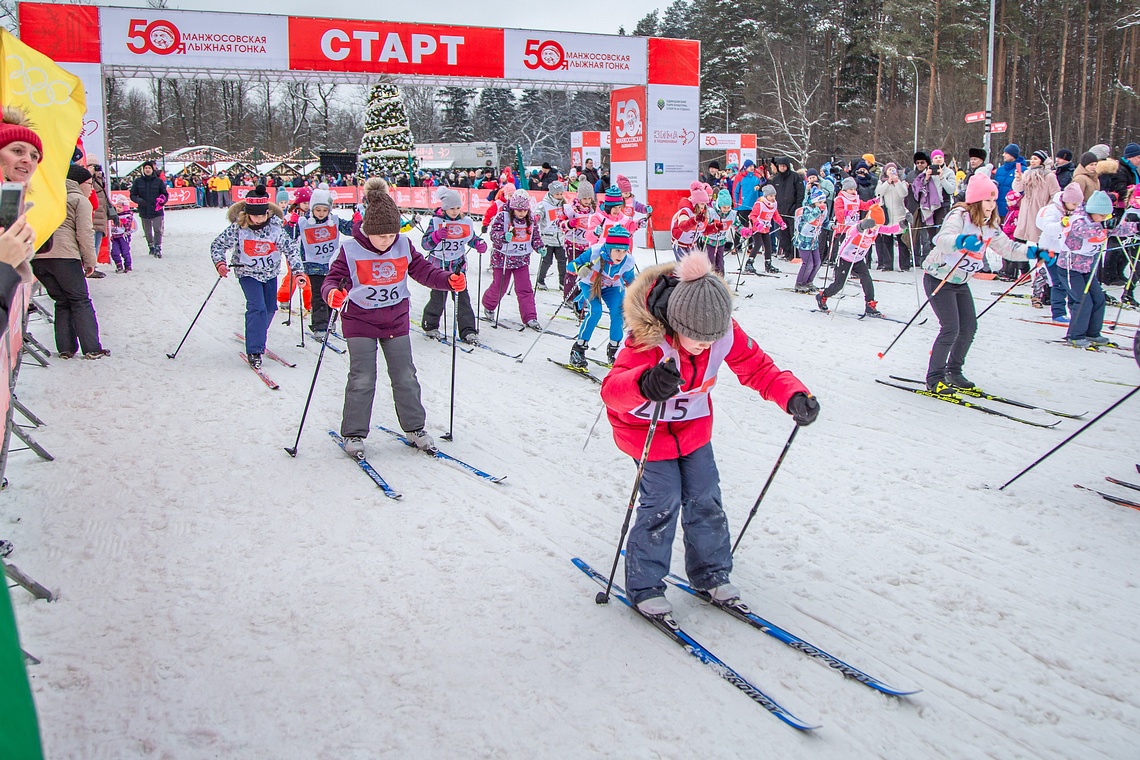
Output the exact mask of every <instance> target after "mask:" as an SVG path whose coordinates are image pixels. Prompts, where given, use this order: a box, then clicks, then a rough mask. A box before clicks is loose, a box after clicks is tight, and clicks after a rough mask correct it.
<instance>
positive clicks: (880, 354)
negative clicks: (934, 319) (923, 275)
mask: <svg viewBox="0 0 1140 760" xmlns="http://www.w3.org/2000/svg"><path fill="white" fill-rule="evenodd" d="M983 255H984V252H983ZM965 259H966V254H962V255H961V256H959V257H958V260H957V261H956V262H954V266H953V267H951V268H950V271H949V272H947V273H946V278H945V279H943V280H942V282H940V283H938V287H936V288H935V289H934V292H933V293H931V294H930V295H928V296H927V297H926V300H925V301H923V302H922V306H919V307H918V311H916V312H915V313H914V316H913V317H911V318H910V319H909V320H908V321H907V323H906V324H905V325H903V329H901V330H899V334H898V335H896V336H895V339H894V340H892V341H891V345H889V346H887V348H886V350H884V351H881V352H880V353H879V358H880V359H882V358H883V357H884V356H886V355H887V353H888V352H889V351H890V350H891V349H892V348H894V347H895V344H896V343H898V342H899V338H901V337H902V336H903V333H905V332H906V331H907V330H908V329H909V328H910V326H911V325H912V324H914V320H916V319H918V315H919V314H921V313H922V310H923V309H925V308H926V305H927V304H928V303H930V299H932V298H934V296H936V295H938V291H940V290H942V286H943V285H945V284H946V283H948V282H950V275H952V274H954V270H956V269H957V268H958V265H959V264H961V263H962V262H963V261H965Z"/></svg>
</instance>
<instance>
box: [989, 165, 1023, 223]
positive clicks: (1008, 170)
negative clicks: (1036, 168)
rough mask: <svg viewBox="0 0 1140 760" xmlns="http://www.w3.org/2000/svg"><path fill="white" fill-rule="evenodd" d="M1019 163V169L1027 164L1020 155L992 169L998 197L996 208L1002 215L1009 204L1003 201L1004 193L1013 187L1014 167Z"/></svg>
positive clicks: (1007, 209)
mask: <svg viewBox="0 0 1140 760" xmlns="http://www.w3.org/2000/svg"><path fill="white" fill-rule="evenodd" d="M1018 164H1021V170H1022V171H1025V169H1026V168H1027V167H1028V166H1029V165H1028V164H1027V163H1025V159H1024V158H1021V157H1020V156H1019V157H1018V159H1017V160H1016V161H1007V162H1005V163H1003V164H1002V165H1001V166H999V167H998V168H997V169H995V170H994V182H996V183H997V187H998V197H997V210H998V213H999V214H1001V215H1002V216H1003V217H1004V216H1005V215H1006V212H1007V211H1009V206H1007V205H1006V203H1005V194H1006V193H1008V192H1009V191H1010V190H1012V189H1013V178H1014V167H1015V166H1017V165H1018Z"/></svg>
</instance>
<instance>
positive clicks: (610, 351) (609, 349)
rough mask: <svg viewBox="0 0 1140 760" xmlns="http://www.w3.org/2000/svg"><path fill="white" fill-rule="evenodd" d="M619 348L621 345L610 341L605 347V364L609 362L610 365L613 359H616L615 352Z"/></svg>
mask: <svg viewBox="0 0 1140 760" xmlns="http://www.w3.org/2000/svg"><path fill="white" fill-rule="evenodd" d="M619 348H621V344H620V343H618V342H617V341H614V340H611V341H610V342H609V344H608V345H607V346H606V361H607V362H609V363H610V364H613V363H614V359H616V358H617V352H618V349H619Z"/></svg>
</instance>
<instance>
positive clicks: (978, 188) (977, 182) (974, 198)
mask: <svg viewBox="0 0 1140 760" xmlns="http://www.w3.org/2000/svg"><path fill="white" fill-rule="evenodd" d="M997 197H998V186H997V184H996V183H995V182H994V181H993V180H992V179H990V178H989V177H984V176H982V175H981V174H975V175H974V176H972V177H970V184H968V185H966V203H977V202H978V201H995V200H997Z"/></svg>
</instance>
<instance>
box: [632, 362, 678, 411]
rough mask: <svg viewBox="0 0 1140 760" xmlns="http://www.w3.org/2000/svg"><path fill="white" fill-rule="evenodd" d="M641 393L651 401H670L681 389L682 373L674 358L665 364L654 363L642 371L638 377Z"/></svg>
mask: <svg viewBox="0 0 1140 760" xmlns="http://www.w3.org/2000/svg"><path fill="white" fill-rule="evenodd" d="M637 387H638V389H639V390H641V395H642V396H645V397H646V398H647V399H649V400H650V401H657V402H661V401H668V400H669V399H671V398H673V396H675V395H676V394H677V391H679V390H680V389H681V373H680V372H679V371H678V370H677V362H676V361H674V360H673V359H670V360H669V361H667V362H665V363H664V364H654V365H653V366H652V367H650V368H649V369H647V370H645V371H644V372H642V373H641V377H639V378H638V379H637Z"/></svg>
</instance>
